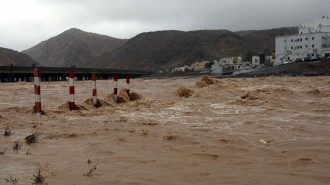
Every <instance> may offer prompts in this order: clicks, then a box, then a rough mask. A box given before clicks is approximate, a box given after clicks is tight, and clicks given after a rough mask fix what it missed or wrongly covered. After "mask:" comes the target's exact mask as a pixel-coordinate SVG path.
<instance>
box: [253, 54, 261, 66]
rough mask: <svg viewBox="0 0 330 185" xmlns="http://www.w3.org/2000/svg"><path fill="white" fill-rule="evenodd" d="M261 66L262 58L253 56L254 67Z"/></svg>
mask: <svg viewBox="0 0 330 185" xmlns="http://www.w3.org/2000/svg"><path fill="white" fill-rule="evenodd" d="M258 66H260V56H253V57H252V67H258Z"/></svg>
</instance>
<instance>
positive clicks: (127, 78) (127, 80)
mask: <svg viewBox="0 0 330 185" xmlns="http://www.w3.org/2000/svg"><path fill="white" fill-rule="evenodd" d="M126 85H127V86H126V93H127V95H128V96H129V76H126Z"/></svg>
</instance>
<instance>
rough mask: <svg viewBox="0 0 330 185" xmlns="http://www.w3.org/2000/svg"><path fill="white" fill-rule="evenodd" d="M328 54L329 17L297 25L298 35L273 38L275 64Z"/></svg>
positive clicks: (329, 41)
mask: <svg viewBox="0 0 330 185" xmlns="http://www.w3.org/2000/svg"><path fill="white" fill-rule="evenodd" d="M329 55H330V19H329V18H322V19H320V20H318V21H316V22H314V23H312V24H304V25H299V34H298V35H286V36H278V37H276V39H275V58H276V61H275V65H280V64H283V63H286V62H293V61H295V60H296V59H301V60H303V61H304V60H305V59H313V58H317V57H327V56H329Z"/></svg>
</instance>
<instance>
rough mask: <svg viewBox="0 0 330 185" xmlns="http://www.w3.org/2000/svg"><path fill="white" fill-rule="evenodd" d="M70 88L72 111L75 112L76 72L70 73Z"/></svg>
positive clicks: (71, 71)
mask: <svg viewBox="0 0 330 185" xmlns="http://www.w3.org/2000/svg"><path fill="white" fill-rule="evenodd" d="M69 88H70V95H69V96H70V103H69V104H70V105H69V106H70V110H74V109H75V107H76V105H75V101H74V71H73V70H70V71H69Z"/></svg>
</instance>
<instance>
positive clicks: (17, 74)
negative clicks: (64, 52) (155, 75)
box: [0, 66, 151, 82]
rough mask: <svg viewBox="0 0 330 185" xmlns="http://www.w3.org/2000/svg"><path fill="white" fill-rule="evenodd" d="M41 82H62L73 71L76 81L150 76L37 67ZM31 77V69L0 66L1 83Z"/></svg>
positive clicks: (25, 79)
mask: <svg viewBox="0 0 330 185" xmlns="http://www.w3.org/2000/svg"><path fill="white" fill-rule="evenodd" d="M38 68H39V70H40V76H41V79H42V80H43V81H62V80H65V79H66V77H68V76H69V70H74V72H75V76H76V77H77V79H78V80H84V79H87V80H88V79H91V76H92V73H95V74H96V75H97V78H98V79H109V78H112V77H113V76H114V75H115V74H117V75H118V77H119V78H125V77H126V76H127V75H128V76H130V77H132V78H135V77H139V76H144V75H150V74H151V72H150V71H146V70H127V69H106V68H63V67H38ZM31 77H33V67H22V66H0V80H1V81H2V82H11V81H30V80H31Z"/></svg>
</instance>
